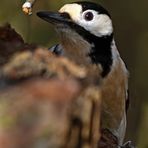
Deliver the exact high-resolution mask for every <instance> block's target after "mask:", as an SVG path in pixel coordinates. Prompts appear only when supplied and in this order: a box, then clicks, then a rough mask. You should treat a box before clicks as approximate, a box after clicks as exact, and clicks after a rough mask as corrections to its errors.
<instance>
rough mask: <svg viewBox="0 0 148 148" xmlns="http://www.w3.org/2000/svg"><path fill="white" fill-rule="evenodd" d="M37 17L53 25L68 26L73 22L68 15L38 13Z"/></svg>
mask: <svg viewBox="0 0 148 148" xmlns="http://www.w3.org/2000/svg"><path fill="white" fill-rule="evenodd" d="M37 16H38V17H40V18H41V19H43V20H45V21H47V22H49V23H51V24H68V23H69V22H71V19H70V16H69V14H68V13H60V12H50V11H40V12H37Z"/></svg>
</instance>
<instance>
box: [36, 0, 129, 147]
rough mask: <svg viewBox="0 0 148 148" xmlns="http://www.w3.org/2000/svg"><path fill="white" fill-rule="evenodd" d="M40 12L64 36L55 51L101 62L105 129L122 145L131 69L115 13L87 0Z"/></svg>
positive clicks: (88, 61)
mask: <svg viewBox="0 0 148 148" xmlns="http://www.w3.org/2000/svg"><path fill="white" fill-rule="evenodd" d="M37 15H38V16H39V17H41V18H42V19H44V20H46V21H48V22H49V23H51V24H53V25H54V26H55V28H56V30H57V32H58V34H59V36H60V40H61V44H59V45H56V46H54V47H52V48H51V49H50V50H51V51H53V52H55V53H57V54H60V55H61V54H62V55H63V56H66V57H68V58H70V59H71V60H74V61H75V62H77V63H78V64H82V65H86V66H87V65H88V64H96V65H98V66H99V65H101V67H102V79H103V84H102V89H101V90H102V98H103V100H102V106H103V107H102V114H101V122H102V123H101V128H104V129H109V130H110V131H111V132H112V133H113V134H114V135H115V136H116V137H117V138H118V140H119V145H121V144H122V142H123V139H124V135H125V130H126V101H127V89H128V72H127V69H126V67H125V64H124V62H123V61H122V59H121V57H120V55H119V53H118V50H117V48H116V45H115V42H114V36H113V26H112V20H111V16H110V15H109V13H108V12H107V11H106V10H105V9H104V8H103V7H102V6H100V5H98V4H95V3H92V2H84V1H83V2H75V3H70V4H66V5H64V6H63V7H62V8H61V9H60V10H59V12H49V11H42V12H38V13H37Z"/></svg>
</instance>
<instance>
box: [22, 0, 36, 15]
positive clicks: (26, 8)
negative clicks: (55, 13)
mask: <svg viewBox="0 0 148 148" xmlns="http://www.w3.org/2000/svg"><path fill="white" fill-rule="evenodd" d="M34 3H35V0H26V2H25V3H24V4H23V5H22V10H23V12H24V13H25V14H27V15H31V14H32V7H33V5H34Z"/></svg>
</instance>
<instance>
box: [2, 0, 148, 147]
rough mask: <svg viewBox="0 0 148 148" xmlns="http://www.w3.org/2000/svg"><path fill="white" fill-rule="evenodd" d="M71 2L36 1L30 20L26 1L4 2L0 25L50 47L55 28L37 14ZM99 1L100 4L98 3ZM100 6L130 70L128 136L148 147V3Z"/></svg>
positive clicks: (103, 0) (106, 2)
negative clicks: (7, 23)
mask: <svg viewBox="0 0 148 148" xmlns="http://www.w3.org/2000/svg"><path fill="white" fill-rule="evenodd" d="M92 1H93V0H92ZM94 1H95V0H94ZM68 2H71V0H56V1H53V0H42V1H41V0H37V2H36V3H35V6H34V9H33V15H32V16H30V17H28V16H26V15H24V14H23V12H22V10H21V6H22V4H23V3H24V1H23V0H13V1H9V0H5V1H4V0H2V1H1V5H0V24H4V23H6V22H9V23H11V25H12V27H13V28H15V30H16V31H17V32H19V33H20V34H21V35H22V36H23V38H24V40H25V42H29V43H36V44H41V45H44V46H47V47H50V46H52V45H53V44H55V43H57V42H58V38H57V36H56V33H55V31H54V29H53V27H52V26H51V25H49V24H48V23H46V22H44V21H42V20H41V19H39V18H38V17H37V16H36V12H37V11H39V10H54V11H56V10H57V9H59V8H60V7H61V6H62V5H64V4H65V3H68ZM96 2H98V1H97V0H96ZM99 3H100V4H102V5H103V6H104V7H105V8H106V9H107V10H108V11H109V12H110V14H111V16H112V19H113V24H114V31H115V33H114V34H115V40H116V44H117V46H118V49H119V51H120V53H121V55H122V58H123V59H124V61H125V62H126V64H127V67H128V69H129V71H130V80H129V87H130V89H129V90H130V109H129V111H128V128H127V135H126V137H127V139H128V140H132V141H133V142H134V143H135V144H136V145H137V146H138V147H139V148H147V147H148V141H147V133H148V101H147V97H148V93H147V88H148V78H147V76H148V62H147V54H148V51H147V50H148V43H147V42H148V17H147V15H148V9H147V6H148V1H147V0H141V1H139V0H124V1H117V0H114V1H109V0H99Z"/></svg>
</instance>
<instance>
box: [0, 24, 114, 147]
mask: <svg viewBox="0 0 148 148" xmlns="http://www.w3.org/2000/svg"><path fill="white" fill-rule="evenodd" d="M95 68H96V67H95V66H94V67H91V70H90V68H89V66H88V68H86V67H81V66H78V65H76V64H74V63H73V62H71V61H69V60H68V59H66V58H62V57H55V56H54V55H52V54H51V53H50V52H49V51H48V50H47V49H45V48H42V47H39V46H33V45H28V44H25V43H24V41H23V39H22V38H21V36H20V35H18V34H17V33H16V32H15V31H14V30H13V29H12V28H11V27H10V25H6V26H5V27H1V28H0V147H2V148H20V147H21V148H98V147H100V148H116V147H117V139H116V138H115V137H114V136H113V135H112V134H111V133H110V132H109V131H108V130H106V131H101V130H100V108H101V91H100V88H99V86H100V85H101V80H100V78H99V77H98V76H99V71H98V73H93V69H94V70H95ZM100 136H101V140H100V141H99V139H100Z"/></svg>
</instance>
